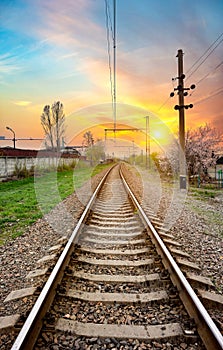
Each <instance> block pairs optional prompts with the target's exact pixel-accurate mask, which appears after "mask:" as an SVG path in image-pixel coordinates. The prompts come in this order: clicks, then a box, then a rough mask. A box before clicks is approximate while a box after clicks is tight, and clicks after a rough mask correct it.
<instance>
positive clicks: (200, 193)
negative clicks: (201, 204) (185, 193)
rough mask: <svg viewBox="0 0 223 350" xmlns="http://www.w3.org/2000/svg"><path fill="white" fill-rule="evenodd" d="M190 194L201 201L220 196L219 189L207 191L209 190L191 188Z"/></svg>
mask: <svg viewBox="0 0 223 350" xmlns="http://www.w3.org/2000/svg"><path fill="white" fill-rule="evenodd" d="M190 194H191V195H192V196H193V197H195V198H196V199H199V200H207V199H209V198H215V197H216V196H217V195H218V194H219V190H218V189H214V188H211V189H207V188H195V187H190Z"/></svg>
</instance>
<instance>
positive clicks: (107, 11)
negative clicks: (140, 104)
mask: <svg viewBox="0 0 223 350" xmlns="http://www.w3.org/2000/svg"><path fill="white" fill-rule="evenodd" d="M105 18H106V36H107V50H108V66H109V79H110V92H111V100H112V109H113V111H114V96H113V81H112V68H111V45H110V30H109V19H110V25H111V16H110V8H109V4H108V1H107V0H105ZM111 32H112V25H111ZM112 37H113V32H112Z"/></svg>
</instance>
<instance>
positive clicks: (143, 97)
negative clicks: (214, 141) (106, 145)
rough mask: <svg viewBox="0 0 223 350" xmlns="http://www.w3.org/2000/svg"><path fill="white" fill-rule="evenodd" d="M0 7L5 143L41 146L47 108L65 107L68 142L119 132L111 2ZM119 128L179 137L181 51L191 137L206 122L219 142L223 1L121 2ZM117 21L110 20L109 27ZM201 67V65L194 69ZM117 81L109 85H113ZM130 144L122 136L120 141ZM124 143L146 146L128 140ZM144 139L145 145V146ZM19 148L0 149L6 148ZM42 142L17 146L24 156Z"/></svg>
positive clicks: (38, 1)
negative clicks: (180, 52)
mask: <svg viewBox="0 0 223 350" xmlns="http://www.w3.org/2000/svg"><path fill="white" fill-rule="evenodd" d="M105 3H106V1H105V0H75V1H74V0H63V1H61V0H0V98H1V104H0V136H5V137H7V138H11V137H12V133H11V132H10V130H6V126H9V127H11V128H12V129H13V130H14V131H15V133H16V137H17V138H30V137H32V138H44V132H43V128H42V126H41V123H40V116H41V114H42V111H43V108H44V106H45V105H52V104H53V102H54V101H61V102H62V103H63V105H64V112H65V115H66V124H67V125H66V142H67V144H71V143H73V144H74V143H81V138H82V135H83V133H84V132H85V131H87V130H90V129H92V130H94V136H95V139H97V138H103V137H104V128H105V127H106V128H109V127H111V128H112V127H113V122H114V117H113V114H112V113H113V112H112V104H111V101H112V97H111V83H110V69H109V63H108V62H109V60H108V57H109V56H108V43H109V44H110V54H111V56H110V60H111V68H112V70H113V50H112V47H113V42H112V32H113V30H114V28H113V0H107V4H108V8H109V10H110V12H109V14H110V16H108V24H109V25H108V28H109V41H108V39H107V27H106V11H105V8H106V6H105ZM116 14H117V15H116V101H117V116H116V121H117V127H118V126H119V125H122V126H123V125H124V127H127V128H145V116H147V115H148V116H150V117H151V118H150V131H151V135H153V136H152V137H154V138H156V139H157V142H159V140H158V139H159V137H161V138H163V139H164V138H165V132H166V130H167V129H168V130H169V131H170V133H176V132H177V129H178V111H176V110H174V108H173V107H174V106H175V105H176V104H178V96H177V94H175V96H174V97H173V98H169V95H170V92H172V91H173V89H174V87H176V86H177V83H178V80H177V79H175V78H176V77H177V69H178V66H177V57H176V55H177V52H178V50H179V49H182V50H183V52H184V57H183V59H184V72H185V75H186V78H185V86H186V87H190V86H191V84H195V85H196V88H195V89H194V90H193V91H192V90H190V91H189V96H187V97H186V98H185V104H190V103H192V104H193V105H194V107H193V108H192V109H188V110H186V111H185V112H186V115H185V121H186V129H187V128H196V127H197V126H199V125H203V124H204V123H210V124H211V125H213V127H215V128H217V129H218V130H219V132H220V133H223V122H222V120H223V108H222V107H223V98H222V93H223V86H222V85H223V61H222V57H223V25H222V14H223V1H222V0H187V1H185V0H168V1H163V0H156V1H151V0H138V1H136V0H116ZM109 18H111V21H110V20H109ZM196 62H197V63H196ZM112 79H113V77H112ZM123 135H124V133H123ZM123 135H121V132H120V134H119V136H118V137H120V139H121V138H124V139H125V138H127V139H128V141H129V142H130V143H131V142H135V143H136V144H137V143H138V144H139V145H140V143H141V144H144V143H145V137H144V136H145V135H140V133H137V135H136V132H135V133H134V132H130V133H129V134H128V135H127V136H123ZM142 140H143V141H142ZM6 144H7V145H9V146H10V145H11V146H12V145H13V144H12V142H11V141H8V142H7V143H6V141H5V142H3V141H1V144H0V146H3V145H6ZM39 144H40V142H39V143H38V142H34V141H17V143H16V146H17V147H21V148H35V147H36V146H38V145H39Z"/></svg>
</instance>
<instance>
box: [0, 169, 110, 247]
mask: <svg viewBox="0 0 223 350" xmlns="http://www.w3.org/2000/svg"><path fill="white" fill-rule="evenodd" d="M105 167H106V166H105V165H98V166H97V167H95V168H94V169H93V168H90V167H85V168H79V169H78V168H76V169H75V170H66V171H63V172H51V173H48V174H45V175H43V176H40V177H39V178H36V179H35V178H33V177H30V178H26V179H23V180H18V181H11V182H6V183H0V198H1V204H0V244H3V243H4V242H5V241H6V240H8V239H10V238H15V237H17V236H19V235H21V234H22V233H23V232H25V231H26V229H27V228H28V226H30V225H31V224H32V223H34V222H35V221H36V220H37V219H38V218H41V217H42V216H43V215H44V214H45V213H47V212H49V211H50V210H51V209H52V208H53V207H54V206H55V205H57V204H58V203H59V202H60V201H61V200H63V199H64V198H66V197H67V196H69V195H70V194H71V193H73V192H74V191H75V190H76V189H77V188H79V187H81V186H82V185H83V183H84V182H85V181H87V180H88V179H89V178H90V177H92V176H94V175H96V174H97V173H99V172H100V171H102V170H103V169H104V168H105ZM40 208H41V209H40Z"/></svg>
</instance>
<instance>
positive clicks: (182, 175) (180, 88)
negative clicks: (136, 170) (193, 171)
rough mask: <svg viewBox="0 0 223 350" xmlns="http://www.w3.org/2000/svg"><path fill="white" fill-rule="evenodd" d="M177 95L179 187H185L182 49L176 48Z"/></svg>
mask: <svg viewBox="0 0 223 350" xmlns="http://www.w3.org/2000/svg"><path fill="white" fill-rule="evenodd" d="M177 57H178V79H179V85H178V92H179V94H178V96H179V106H180V108H179V143H180V150H179V157H180V189H186V188H187V180H186V179H187V178H186V160H185V117H184V78H185V75H184V74H183V51H182V50H178V54H177Z"/></svg>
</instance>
